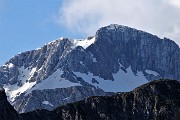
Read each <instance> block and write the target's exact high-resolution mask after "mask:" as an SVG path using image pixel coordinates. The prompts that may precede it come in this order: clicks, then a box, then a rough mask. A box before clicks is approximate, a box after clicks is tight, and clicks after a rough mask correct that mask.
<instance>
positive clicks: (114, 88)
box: [74, 67, 148, 92]
mask: <svg viewBox="0 0 180 120" xmlns="http://www.w3.org/2000/svg"><path fill="white" fill-rule="evenodd" d="M126 71H127V73H125V72H124V71H123V70H121V69H120V70H119V71H118V72H117V73H116V74H113V78H114V80H113V81H112V80H104V79H103V78H100V77H99V76H94V75H93V74H92V73H90V72H89V73H88V74H85V73H80V72H74V74H75V75H76V76H77V77H81V78H82V79H83V80H84V81H86V82H88V83H89V84H91V85H94V86H96V87H98V88H101V89H102V90H104V91H105V92H129V91H131V90H133V89H134V88H136V87H138V86H140V85H142V84H145V83H147V82H148V80H147V79H146V77H145V76H144V74H143V73H142V72H138V73H137V74H136V75H135V74H134V73H133V71H132V69H131V67H128V68H127V69H126ZM92 78H95V79H96V80H97V81H98V82H99V84H97V83H92Z"/></svg>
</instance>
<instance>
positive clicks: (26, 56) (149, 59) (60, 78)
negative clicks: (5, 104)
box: [0, 24, 180, 113]
mask: <svg viewBox="0 0 180 120" xmlns="http://www.w3.org/2000/svg"><path fill="white" fill-rule="evenodd" d="M160 78H168V79H177V80H180V48H179V46H178V45H177V44H176V43H175V42H174V41H172V40H169V39H167V38H164V39H160V38H158V37H157V36H155V35H152V34H149V33H147V32H143V31H140V30H136V29H134V28H130V27H126V26H121V25H116V24H112V25H109V26H106V27H102V28H100V29H99V30H98V31H97V32H96V35H95V36H93V37H88V38H87V39H85V40H80V39H70V38H60V39H57V40H55V41H53V42H50V43H48V44H46V45H44V46H43V47H41V48H38V49H36V50H32V51H27V52H23V53H20V54H18V55H16V56H14V57H13V58H12V59H10V60H9V61H8V62H6V63H5V65H3V66H1V67H0V86H1V87H3V88H4V89H5V91H6V94H7V96H8V100H9V101H10V103H11V104H12V105H13V106H14V107H15V109H16V110H17V111H18V112H19V113H23V112H28V111H32V110H35V109H38V108H41V109H48V110H53V109H54V108H56V107H57V106H59V105H63V104H66V103H72V102H75V101H79V100H82V99H84V98H86V97H88V96H107V95H111V94H114V92H128V91H131V90H133V89H134V88H136V87H138V86H140V85H142V84H145V83H148V82H149V81H151V80H154V79H160Z"/></svg>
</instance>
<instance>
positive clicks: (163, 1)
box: [58, 0, 180, 45]
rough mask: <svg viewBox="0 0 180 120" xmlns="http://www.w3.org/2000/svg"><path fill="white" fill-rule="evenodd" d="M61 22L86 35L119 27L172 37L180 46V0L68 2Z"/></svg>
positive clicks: (81, 0) (64, 7)
mask: <svg viewBox="0 0 180 120" xmlns="http://www.w3.org/2000/svg"><path fill="white" fill-rule="evenodd" d="M58 21H59V23H60V24H61V25H63V26H65V27H67V28H68V29H70V30H71V31H73V32H77V33H84V34H86V35H94V34H95V32H96V31H97V29H98V28H100V27H102V26H105V25H108V24H112V23H117V24H120V25H126V26H130V27H134V28H137V29H141V30H144V31H147V32H150V33H152V34H156V35H158V36H160V37H170V38H171V39H174V40H176V42H177V43H179V45H180V0H136V1H134V0H64V3H63V4H62V6H61V8H60V12H59V16H58Z"/></svg>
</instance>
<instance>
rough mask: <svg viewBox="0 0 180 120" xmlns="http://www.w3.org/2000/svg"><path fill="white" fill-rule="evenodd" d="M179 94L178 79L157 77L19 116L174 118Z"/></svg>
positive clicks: (27, 119) (28, 119) (52, 119)
mask: <svg viewBox="0 0 180 120" xmlns="http://www.w3.org/2000/svg"><path fill="white" fill-rule="evenodd" d="M179 94H180V83H179V82H178V81H176V80H158V81H153V82H150V83H148V84H145V85H142V86H140V87H138V88H136V89H134V90H133V91H132V92H129V93H119V94H117V95H113V96H105V97H90V98H86V99H84V100H83V101H79V102H76V103H73V104H67V105H65V106H61V107H58V108H56V109H55V110H53V111H47V110H36V111H32V112H29V113H24V114H21V117H22V118H23V119H24V120H32V119H33V120H175V116H176V113H178V111H180V101H179V100H180V96H179ZM177 117H178V115H177Z"/></svg>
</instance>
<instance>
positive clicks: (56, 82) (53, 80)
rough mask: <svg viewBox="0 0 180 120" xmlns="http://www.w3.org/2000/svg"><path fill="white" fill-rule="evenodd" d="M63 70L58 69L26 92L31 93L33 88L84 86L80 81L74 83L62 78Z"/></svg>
mask: <svg viewBox="0 0 180 120" xmlns="http://www.w3.org/2000/svg"><path fill="white" fill-rule="evenodd" d="M62 74H63V71H62V70H60V69H58V70H57V71H56V72H54V73H53V74H52V75H50V76H49V77H48V78H46V79H44V80H42V81H41V82H40V83H38V84H36V85H35V86H34V87H33V88H32V89H31V90H29V91H28V92H27V93H26V94H28V93H30V92H31V91H33V90H44V89H55V88H67V87H72V86H82V85H81V84H79V83H73V82H71V81H69V80H66V79H64V78H61V75H62Z"/></svg>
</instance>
